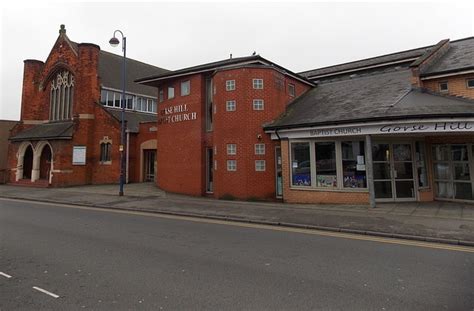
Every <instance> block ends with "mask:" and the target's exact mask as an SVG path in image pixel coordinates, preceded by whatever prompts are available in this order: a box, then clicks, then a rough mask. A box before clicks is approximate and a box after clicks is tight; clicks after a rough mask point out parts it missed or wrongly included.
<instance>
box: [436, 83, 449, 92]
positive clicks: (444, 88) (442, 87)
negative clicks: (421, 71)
mask: <svg viewBox="0 0 474 311" xmlns="http://www.w3.org/2000/svg"><path fill="white" fill-rule="evenodd" d="M438 87H439V91H440V92H442V93H447V92H448V82H446V81H444V82H439V83H438Z"/></svg>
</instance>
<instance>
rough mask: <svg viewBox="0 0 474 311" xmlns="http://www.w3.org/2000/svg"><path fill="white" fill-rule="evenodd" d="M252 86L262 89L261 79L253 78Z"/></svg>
mask: <svg viewBox="0 0 474 311" xmlns="http://www.w3.org/2000/svg"><path fill="white" fill-rule="evenodd" d="M252 86H253V88H254V89H255V90H261V89H263V79H253V80H252Z"/></svg>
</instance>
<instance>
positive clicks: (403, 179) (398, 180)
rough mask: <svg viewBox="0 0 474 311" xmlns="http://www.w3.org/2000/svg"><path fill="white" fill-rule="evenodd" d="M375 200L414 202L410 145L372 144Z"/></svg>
mask: <svg viewBox="0 0 474 311" xmlns="http://www.w3.org/2000/svg"><path fill="white" fill-rule="evenodd" d="M372 157H373V171H374V188H375V198H376V199H377V200H379V201H413V200H415V178H414V173H413V146H412V144H411V143H374V145H373V147H372Z"/></svg>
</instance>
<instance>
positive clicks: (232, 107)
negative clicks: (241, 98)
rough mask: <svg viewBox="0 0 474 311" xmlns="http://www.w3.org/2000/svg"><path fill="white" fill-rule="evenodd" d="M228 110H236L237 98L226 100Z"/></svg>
mask: <svg viewBox="0 0 474 311" xmlns="http://www.w3.org/2000/svg"><path fill="white" fill-rule="evenodd" d="M225 110H226V111H235V100H228V101H226V102H225Z"/></svg>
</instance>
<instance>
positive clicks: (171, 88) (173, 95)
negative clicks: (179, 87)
mask: <svg viewBox="0 0 474 311" xmlns="http://www.w3.org/2000/svg"><path fill="white" fill-rule="evenodd" d="M170 91H171V92H170ZM170 94H171V95H172V96H170ZM167 95H168V99H173V98H174V97H175V93H174V86H168V94H167Z"/></svg>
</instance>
